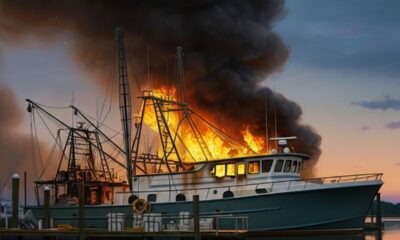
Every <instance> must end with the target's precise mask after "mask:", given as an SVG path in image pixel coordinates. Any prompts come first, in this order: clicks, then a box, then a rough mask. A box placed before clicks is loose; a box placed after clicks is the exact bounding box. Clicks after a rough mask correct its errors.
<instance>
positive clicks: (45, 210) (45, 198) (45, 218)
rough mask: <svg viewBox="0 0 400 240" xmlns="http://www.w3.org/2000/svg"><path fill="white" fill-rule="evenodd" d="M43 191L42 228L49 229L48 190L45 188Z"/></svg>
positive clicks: (47, 187)
mask: <svg viewBox="0 0 400 240" xmlns="http://www.w3.org/2000/svg"><path fill="white" fill-rule="evenodd" d="M43 190H44V191H43V201H44V205H43V228H50V188H49V186H45V187H44V189H43Z"/></svg>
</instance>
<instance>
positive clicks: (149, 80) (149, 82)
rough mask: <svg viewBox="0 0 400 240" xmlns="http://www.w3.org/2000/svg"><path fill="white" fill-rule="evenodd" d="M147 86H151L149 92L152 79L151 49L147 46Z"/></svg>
mask: <svg viewBox="0 0 400 240" xmlns="http://www.w3.org/2000/svg"><path fill="white" fill-rule="evenodd" d="M147 84H149V90H151V79H150V48H149V46H147Z"/></svg>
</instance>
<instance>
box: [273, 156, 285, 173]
mask: <svg viewBox="0 0 400 240" xmlns="http://www.w3.org/2000/svg"><path fill="white" fill-rule="evenodd" d="M282 166H283V160H282V159H279V160H278V161H277V162H276V164H275V170H274V172H282Z"/></svg>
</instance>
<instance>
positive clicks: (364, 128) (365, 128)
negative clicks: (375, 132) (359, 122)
mask: <svg viewBox="0 0 400 240" xmlns="http://www.w3.org/2000/svg"><path fill="white" fill-rule="evenodd" d="M369 129H370V127H368V126H362V127H361V130H363V131H367V130H369Z"/></svg>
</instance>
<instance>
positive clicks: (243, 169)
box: [237, 163, 246, 175]
mask: <svg viewBox="0 0 400 240" xmlns="http://www.w3.org/2000/svg"><path fill="white" fill-rule="evenodd" d="M237 174H238V175H245V174H246V163H238V164H237Z"/></svg>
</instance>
